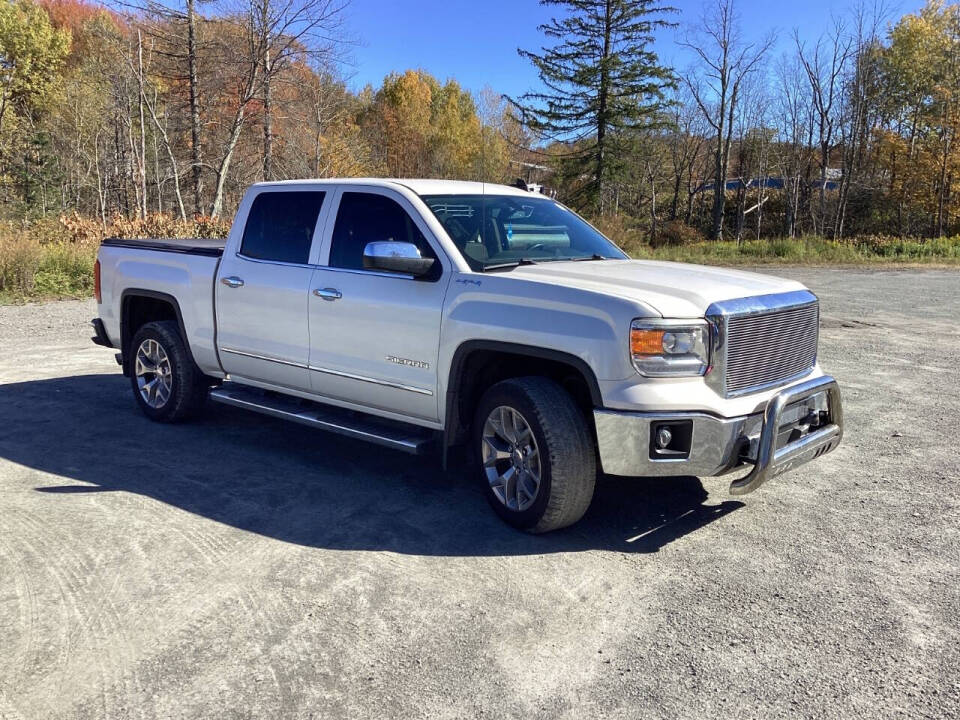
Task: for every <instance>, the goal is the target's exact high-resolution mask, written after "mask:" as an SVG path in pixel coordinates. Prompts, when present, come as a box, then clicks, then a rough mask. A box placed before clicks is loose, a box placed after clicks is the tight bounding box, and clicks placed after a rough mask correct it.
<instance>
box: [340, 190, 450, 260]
mask: <svg viewBox="0 0 960 720" xmlns="http://www.w3.org/2000/svg"><path fill="white" fill-rule="evenodd" d="M372 242H408V243H413V244H414V245H416V246H417V248H418V249H419V250H420V254H421V255H422V256H423V257H425V258H436V257H437V256H436V254H435V253H434V252H433V249H432V248H431V247H430V244H429V243H428V242H427V239H426V238H425V237H424V236H423V233H422V232H420V229H419V228H418V227H417V225H416V223H415V222H413V219H412V218H411V217H410V216H409V215H408V214H407V212H406V211H405V210H404V209H403V208H402V207H401V206H400V204H399V203H398V202H396V201H395V200H391V199H390V198H388V197H385V196H383V195H376V194H374V193H363V192H345V193H343V196H342V197H341V199H340V208H339V210H338V211H337V222H336V225H334V228H333V240H332V242H331V245H330V263H329V265H330V267H335V268H346V269H349V270H363V249H364V248H365V247H366V246H367V243H372ZM434 268H436V269H438V270H439V268H440V263H439V262H437V263H434Z"/></svg>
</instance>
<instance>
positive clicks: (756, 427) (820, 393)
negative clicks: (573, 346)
mask: <svg viewBox="0 0 960 720" xmlns="http://www.w3.org/2000/svg"><path fill="white" fill-rule="evenodd" d="M812 403H817V406H816V407H815V408H814V407H813V405H812ZM811 409H813V410H815V412H813V413H811ZM594 423H595V425H596V429H597V446H598V449H599V453H600V463H601V466H602V467H603V471H604V472H605V473H608V474H610V475H626V476H636V477H647V476H664V475H699V476H714V475H722V474H724V473H727V472H730V471H731V470H735V469H737V468H739V467H743V466H745V465H753V468H752V469H751V470H750V472H749V473H748V474H747V475H745V476H744V477H743V478H740V479H738V480H735V481H734V482H733V483H731V485H730V492H731V493H732V494H734V495H743V494H745V493H748V492H752V491H753V490H756V489H757V488H758V487H760V485H762V484H763V483H764V482H766V481H767V480H768V479H770V478H771V477H774V476H776V475H779V474H781V473H784V472H787V471H788V470H792V469H793V468H795V467H798V466H799V465H802V464H804V463H806V462H809V461H810V460H813V459H814V458H818V457H820V456H822V455H825V454H826V453H828V452H830V451H831V450H833V449H834V448H836V447H837V446H838V445H839V444H840V439H841V438H842V437H843V403H842V400H841V397H840V387H839V385H838V384H837V381H836V380H834V379H833V378H832V377H829V376H826V375H825V376H822V377H818V378H814V379H812V380H807V381H806V382H802V383H799V384H797V385H793V386H792V387H788V388H785V389H784V390H781V391H780V392H778V393H777V394H776V395H774V396H773V397H771V398H770V400H769V401H768V402H767V405H766V407H765V408H764V411H763V412H762V413H756V414H753V415H744V416H741V417H735V418H721V417H717V416H715V415H710V414H707V413H699V412H690V413H648V412H644V413H631V412H622V411H615V410H603V409H597V410H594ZM664 423H667V424H669V423H690V425H691V426H692V431H691V434H690V439H689V447H688V452H686V453H685V454H682V456H672V457H671V456H658V454H657V453H655V452H652V451H651V437H652V432H653V430H654V429H655V428H656V427H658V426H660V425H662V424H664Z"/></svg>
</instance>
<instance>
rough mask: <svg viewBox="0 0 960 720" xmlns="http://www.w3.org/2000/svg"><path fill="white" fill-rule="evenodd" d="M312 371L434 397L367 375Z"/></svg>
mask: <svg viewBox="0 0 960 720" xmlns="http://www.w3.org/2000/svg"><path fill="white" fill-rule="evenodd" d="M309 369H310V370H313V371H314V372H318V373H323V374H324V375H335V376H337V377H342V378H347V379H348V380H359V381H360V382H366V383H371V384H373V385H383V386H384V387H391V388H396V389H397V390H406V391H407V392H412V393H418V394H420V395H433V390H427V389H426V388H421V387H416V386H414V385H404V384H403V383H396V382H390V381H389V380H380V379H378V378H372V377H367V376H365V375H354V374H353V373H347V372H342V371H340V370H331V369H330V368H323V367H317V366H315V365H310V367H309Z"/></svg>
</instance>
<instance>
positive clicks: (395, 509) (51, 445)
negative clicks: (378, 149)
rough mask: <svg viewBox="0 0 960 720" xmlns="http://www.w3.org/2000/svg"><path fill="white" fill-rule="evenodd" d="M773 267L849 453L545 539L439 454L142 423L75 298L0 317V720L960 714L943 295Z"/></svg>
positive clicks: (895, 280)
mask: <svg viewBox="0 0 960 720" xmlns="http://www.w3.org/2000/svg"><path fill="white" fill-rule="evenodd" d="M773 272H775V273H777V274H780V275H788V276H791V277H796V278H798V279H800V280H802V281H804V282H806V283H807V284H808V286H809V287H810V288H812V289H813V290H814V291H815V292H816V293H817V294H818V295H819V296H820V298H821V300H822V307H823V310H822V315H823V331H822V338H821V359H822V363H823V366H824V367H825V369H826V370H827V371H828V372H831V373H832V374H834V375H836V377H837V378H838V379H839V380H840V382H841V384H842V387H843V391H844V400H845V409H846V419H847V434H846V437H845V439H844V444H843V445H842V447H841V448H840V449H839V450H837V451H836V452H834V453H833V454H831V455H829V456H828V457H827V458H824V459H823V460H821V461H819V462H816V463H813V464H810V465H807V466H805V467H803V468H801V469H800V470H798V471H795V472H793V473H790V474H787V475H784V476H781V477H779V478H777V479H775V480H774V481H772V482H771V483H769V484H768V485H766V486H765V487H764V488H762V489H761V490H760V491H759V492H757V493H755V494H753V495H750V496H746V497H745V498H742V499H737V500H734V499H731V498H730V496H729V495H728V494H727V493H726V486H727V482H726V481H724V480H721V479H704V480H701V479H697V478H692V477H689V478H679V479H669V480H640V479H636V480H620V479H617V480H614V479H606V480H604V481H603V482H602V483H601V484H600V485H599V487H598V492H597V497H596V499H595V501H594V504H593V506H592V508H591V510H590V511H589V513H588V515H587V516H586V518H585V519H584V520H583V521H582V522H581V523H580V524H578V525H577V526H575V527H573V528H571V529H569V530H566V531H561V532H558V533H553V534H550V535H546V536H540V537H531V536H527V535H524V534H521V533H517V532H515V531H513V530H511V529H510V528H508V527H506V526H505V525H503V524H501V523H500V522H499V521H498V520H497V519H496V517H495V516H494V514H493V513H492V512H491V511H490V510H489V509H488V508H487V506H486V504H485V501H484V499H483V496H482V494H481V493H480V491H479V489H478V488H477V487H476V486H474V485H473V484H472V482H471V481H470V480H468V479H467V478H466V477H460V476H458V475H457V474H456V473H452V474H444V473H443V472H441V471H440V469H439V468H438V467H437V465H436V464H434V463H431V462H430V461H429V460H423V459H416V458H411V457H407V456H405V455H401V454H397V453H394V452H391V451H387V450H381V449H378V448H375V447H371V446H367V445H363V444H360V443H357V442H353V441H348V440H344V439H342V438H338V437H334V436H330V435H326V434H323V433H320V432H317V431H312V430H310V429H307V428H302V427H299V426H291V425H287V424H284V423H282V422H280V421H274V420H271V419H267V418H264V417H261V416H257V415H253V414H249V413H246V412H244V411H241V410H235V409H230V408H224V407H213V408H212V409H211V410H210V412H209V413H208V414H207V415H206V417H205V418H204V419H202V420H201V421H198V422H196V423H193V424H189V425H182V426H163V425H156V424H152V423H150V422H149V421H147V420H146V419H145V418H144V417H142V416H141V414H140V413H139V412H138V411H137V410H136V408H135V406H134V403H133V399H132V397H131V394H130V388H129V386H128V384H127V381H126V380H125V379H124V378H123V377H122V376H121V375H120V373H119V369H118V368H117V366H116V364H115V362H114V360H113V354H112V352H110V351H108V350H106V349H104V348H99V347H96V346H94V345H93V344H91V343H90V341H89V336H90V330H89V327H88V325H87V322H88V321H89V319H90V318H91V317H93V316H94V314H95V306H94V305H93V303H92V301H84V302H63V303H50V304H44V305H29V306H20V307H0V718H3V719H4V720H6V719H8V718H10V719H12V718H30V719H33V718H68V717H69V718H74V717H77V718H87V717H90V718H94V717H95V718H179V717H195V718H279V717H284V718H286V717H295V718H300V717H303V718H307V717H315V718H348V717H349V718H361V717H377V718H383V717H397V718H463V717H487V718H503V717H523V718H540V717H542V718H555V717H569V718H574V717H587V718H620V717H622V718H637V717H656V718H674V717H689V718H700V717H736V718H774V717H788V716H789V717H806V718H841V717H843V718H875V717H877V718H879V717H937V718H956V717H958V716H960V447H958V440H957V432H958V430H957V427H958V420H960V417H958V416H960V372H958V367H960V329H958V317H960V273H957V272H952V271H945V270H931V271H920V270H902V271H882V270H881V271H876V270H824V269H784V268H778V269H776V270H774V271H773Z"/></svg>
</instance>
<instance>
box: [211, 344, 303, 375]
mask: <svg viewBox="0 0 960 720" xmlns="http://www.w3.org/2000/svg"><path fill="white" fill-rule="evenodd" d="M219 350H220V352H225V353H230V354H231V355H242V356H243V357H248V358H253V359H254V360H266V361H267V362H273V363H279V364H280V365H289V366H290V367H295V368H302V369H304V370H307V369H308V368H307V366H306V365H304V364H302V363H298V362H293V361H292V360H281V359H280V358H274V357H267V356H266V355H257V354H256V353H250V352H244V351H243V350H234V349H233V348H226V347H222V348H219Z"/></svg>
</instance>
